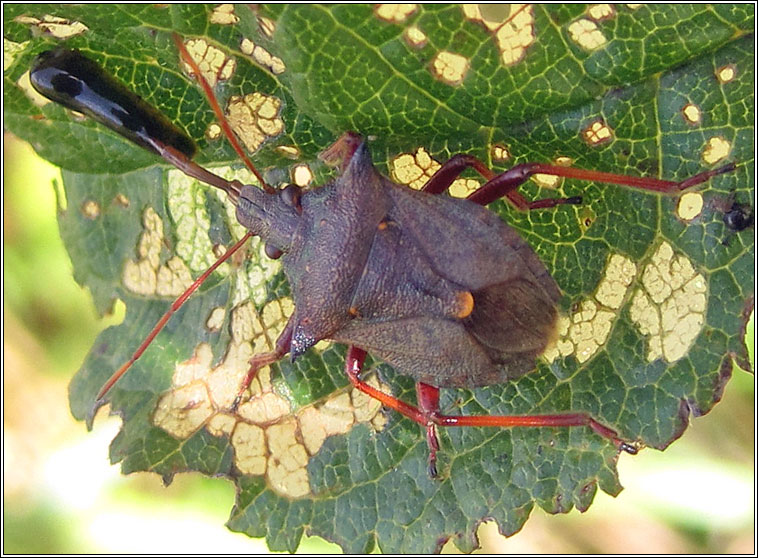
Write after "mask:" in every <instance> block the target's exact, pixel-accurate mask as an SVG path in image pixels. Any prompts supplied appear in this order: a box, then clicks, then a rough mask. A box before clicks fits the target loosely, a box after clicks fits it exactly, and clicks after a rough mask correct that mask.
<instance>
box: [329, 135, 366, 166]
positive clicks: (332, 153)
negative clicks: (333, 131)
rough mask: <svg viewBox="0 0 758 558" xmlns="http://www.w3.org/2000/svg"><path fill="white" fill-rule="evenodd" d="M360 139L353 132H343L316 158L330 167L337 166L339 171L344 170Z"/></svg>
mask: <svg viewBox="0 0 758 558" xmlns="http://www.w3.org/2000/svg"><path fill="white" fill-rule="evenodd" d="M362 141H363V139H362V138H361V136H359V135H358V134H356V133H355V132H345V133H344V134H342V135H341V136H340V137H339V138H337V141H335V142H334V143H333V144H332V145H330V146H329V147H327V148H326V149H325V150H324V151H323V152H321V154H320V155H319V156H318V158H319V159H321V160H322V161H323V162H324V163H325V164H327V165H329V166H330V167H338V168H339V170H340V171H342V172H344V170H345V168H346V167H347V164H348V163H349V162H350V159H352V157H353V154H354V153H355V151H356V149H358V147H360V145H361V142H362Z"/></svg>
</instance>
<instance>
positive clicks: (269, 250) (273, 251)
mask: <svg viewBox="0 0 758 558" xmlns="http://www.w3.org/2000/svg"><path fill="white" fill-rule="evenodd" d="M263 251H264V252H266V255H267V256H268V257H269V258H271V259H272V260H278V259H279V258H281V257H282V254H283V253H284V252H282V251H281V250H279V248H277V247H276V246H274V245H273V244H269V243H268V242H267V243H266V244H265V245H264V246H263Z"/></svg>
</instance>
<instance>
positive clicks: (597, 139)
mask: <svg viewBox="0 0 758 558" xmlns="http://www.w3.org/2000/svg"><path fill="white" fill-rule="evenodd" d="M582 138H584V141H585V142H586V143H587V145H589V146H590V147H594V146H597V145H603V144H606V143H609V142H611V141H613V130H612V129H611V128H610V127H609V126H608V125H607V124H606V123H605V122H603V121H602V120H596V121H595V122H592V123H591V124H590V125H589V126H587V127H586V128H585V129H584V130H582Z"/></svg>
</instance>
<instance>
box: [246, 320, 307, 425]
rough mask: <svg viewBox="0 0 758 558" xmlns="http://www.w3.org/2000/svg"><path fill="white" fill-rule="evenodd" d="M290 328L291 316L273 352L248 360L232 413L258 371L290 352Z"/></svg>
mask: <svg viewBox="0 0 758 558" xmlns="http://www.w3.org/2000/svg"><path fill="white" fill-rule="evenodd" d="M293 316H294V314H293ZM292 328H293V322H292V316H290V319H289V320H288V321H287V325H286V326H284V330H283V331H282V333H281V335H280V336H279V338H278V339H277V340H276V346H275V347H274V350H273V351H271V352H270V353H262V354H260V355H255V356H253V358H251V359H250V369H249V370H248V371H247V375H246V376H245V379H244V380H243V381H242V383H241V384H240V388H239V391H237V397H235V398H234V402H233V403H232V408H231V411H232V412H236V411H237V408H238V407H239V405H240V403H241V402H242V398H243V397H244V395H245V391H246V390H247V388H249V387H250V384H251V383H253V380H254V379H255V377H256V376H257V375H258V371H259V370H260V369H261V368H263V367H264V366H268V365H269V364H273V363H274V362H276V361H278V360H279V359H280V358H282V357H283V356H284V355H286V354H287V352H288V351H289V350H290V343H291V342H292Z"/></svg>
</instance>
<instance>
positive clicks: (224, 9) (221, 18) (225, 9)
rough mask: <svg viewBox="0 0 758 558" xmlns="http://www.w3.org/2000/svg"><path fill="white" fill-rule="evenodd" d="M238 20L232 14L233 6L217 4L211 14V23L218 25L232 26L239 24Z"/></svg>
mask: <svg viewBox="0 0 758 558" xmlns="http://www.w3.org/2000/svg"><path fill="white" fill-rule="evenodd" d="M239 20H240V18H239V17H237V14H235V13H234V4H219V5H218V6H216V7H215V8H213V12H212V13H211V18H210V21H211V23H217V24H219V25H234V24H235V23H239Z"/></svg>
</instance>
